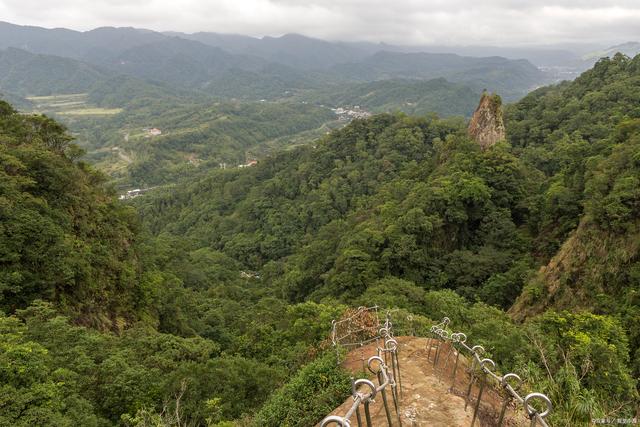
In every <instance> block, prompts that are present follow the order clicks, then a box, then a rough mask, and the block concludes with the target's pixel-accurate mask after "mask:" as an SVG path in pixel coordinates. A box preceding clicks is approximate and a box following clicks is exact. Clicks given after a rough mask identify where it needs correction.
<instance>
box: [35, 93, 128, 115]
mask: <svg viewBox="0 0 640 427" xmlns="http://www.w3.org/2000/svg"><path fill="white" fill-rule="evenodd" d="M27 99H28V100H29V101H31V102H33V103H34V104H35V106H36V107H35V109H36V110H37V111H38V112H44V113H55V114H59V115H63V116H109V115H114V114H118V113H120V112H122V108H99V107H95V106H90V105H87V94H86V93H70V94H59V95H47V96H29V97H27Z"/></svg>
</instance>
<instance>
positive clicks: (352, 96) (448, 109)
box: [305, 78, 480, 117]
mask: <svg viewBox="0 0 640 427" xmlns="http://www.w3.org/2000/svg"><path fill="white" fill-rule="evenodd" d="M315 93H317V95H316V96H314V95H313V94H314V93H313V92H312V94H311V95H310V97H311V98H312V99H315V101H316V102H319V103H322V104H328V105H332V106H334V107H342V106H354V105H358V106H360V107H363V108H366V109H367V110H369V111H373V112H376V113H385V112H397V111H402V112H403V113H407V114H411V115H426V114H430V113H437V114H439V115H440V116H443V117H449V116H463V117H469V116H471V113H473V110H474V108H475V107H476V104H477V101H478V97H479V96H480V92H479V91H474V90H473V89H471V88H469V87H468V86H464V85H461V84H455V83H450V82H448V81H447V80H445V79H444V78H439V79H433V80H403V79H392V80H380V81H376V82H371V83H359V84H353V85H344V86H342V87H340V88H338V89H336V90H335V91H333V92H332V91H328V90H326V89H325V90H323V91H316V92H315ZM305 95H306V96H309V95H308V94H305Z"/></svg>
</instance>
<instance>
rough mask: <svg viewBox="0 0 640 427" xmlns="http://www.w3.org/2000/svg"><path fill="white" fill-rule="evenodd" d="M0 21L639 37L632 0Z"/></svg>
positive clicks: (458, 38)
mask: <svg viewBox="0 0 640 427" xmlns="http://www.w3.org/2000/svg"><path fill="white" fill-rule="evenodd" d="M0 20H2V21H8V22H12V23H17V24H25V25H27V24H28V25H39V26H44V27H66V28H73V29H78V30H87V29H91V28H95V27H99V26H134V27H142V28H150V29H154V30H175V31H184V32H195V31H214V32H223V33H239V34H247V35H253V36H263V35H274V36H276V35H281V34H285V33H292V32H294V33H300V34H305V35H308V36H314V37H319V38H324V39H330V40H366V41H374V42H379V41H384V42H388V43H401V44H432V43H437V44H449V45H480V44H484V45H487V44H494V45H527V44H529V45H542V44H553V43H580V42H599V43H604V44H606V43H609V42H611V43H616V42H623V41H630V40H640V0H553V1H552V0H55V1H50V0H0Z"/></svg>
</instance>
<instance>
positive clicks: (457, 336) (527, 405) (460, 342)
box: [427, 317, 553, 427]
mask: <svg viewBox="0 0 640 427" xmlns="http://www.w3.org/2000/svg"><path fill="white" fill-rule="evenodd" d="M449 323H450V320H449V318H447V317H445V318H444V319H442V321H441V322H440V323H438V324H436V325H433V326H432V327H431V335H432V336H431V337H430V338H429V342H428V344H427V347H428V352H427V360H428V361H429V362H431V353H432V350H433V349H434V347H435V353H434V355H433V362H432V363H433V367H434V370H435V369H436V367H437V366H438V362H439V361H440V358H441V357H442V352H444V351H445V350H446V347H447V346H446V345H444V344H445V343H447V342H448V343H449V346H448V352H447V354H446V356H445V357H444V367H443V368H442V370H441V376H442V375H444V374H445V373H446V368H447V365H448V363H449V359H450V357H451V356H452V355H453V356H455V361H454V362H453V363H454V365H453V370H452V375H451V381H452V382H451V390H452V391H453V387H454V384H455V381H456V373H457V371H458V365H459V358H460V354H461V352H462V351H464V352H466V353H467V354H468V355H469V356H470V357H471V366H470V368H469V369H468V373H469V374H470V380H469V384H468V386H467V391H466V393H465V395H464V398H465V410H466V409H467V406H468V405H469V404H470V403H471V402H472V391H473V386H474V384H475V383H476V382H478V386H477V387H478V395H477V397H476V398H475V402H474V408H473V418H472V420H471V427H473V426H474V424H475V422H476V420H477V419H478V416H479V410H480V402H481V400H482V397H483V393H484V391H485V389H486V386H487V380H490V381H494V382H495V383H496V384H497V386H498V389H500V390H502V395H503V396H504V397H503V402H502V405H501V408H500V414H499V415H498V419H497V424H496V425H497V426H498V427H502V426H503V425H505V422H506V418H505V416H506V411H507V408H508V407H509V405H511V404H513V403H516V405H521V406H522V409H523V410H524V412H525V415H526V416H527V417H528V418H529V419H530V420H531V427H536V426H538V425H539V426H542V427H549V424H547V422H546V421H545V417H546V416H547V415H549V413H550V412H551V411H552V409H553V405H552V403H551V400H549V398H548V397H547V396H546V395H544V394H542V393H529V394H527V395H525V396H524V397H523V396H522V395H521V394H520V393H519V392H518V391H517V389H518V388H519V387H520V385H521V384H522V379H521V378H520V377H519V376H518V375H517V374H514V373H508V374H505V375H502V376H501V375H499V374H497V373H496V372H494V371H495V369H496V364H495V362H494V361H493V360H491V359H488V358H483V357H482V353H484V351H485V350H484V348H483V347H482V346H480V345H475V346H472V347H470V346H469V345H467V343H466V341H467V336H466V335H465V334H464V333H462V332H456V333H450V332H449V331H448V330H447V329H446V328H447V327H448V326H449ZM434 342H435V344H436V345H435V346H434V345H433V344H434ZM534 402H538V403H537V404H538V405H540V404H541V403H542V404H544V410H542V411H539V410H538V409H537V408H536V407H535V406H534V405H533V403H534Z"/></svg>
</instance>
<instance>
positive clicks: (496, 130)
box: [468, 92, 505, 150]
mask: <svg viewBox="0 0 640 427" xmlns="http://www.w3.org/2000/svg"><path fill="white" fill-rule="evenodd" d="M468 130H469V135H470V136H471V138H473V139H474V141H476V142H477V143H478V144H480V146H481V147H482V149H483V150H484V149H486V148H488V147H491V146H492V145H494V144H495V143H496V142H498V141H501V140H503V139H505V130H504V121H503V119H502V100H501V99H500V97H499V96H498V95H495V94H493V95H489V94H488V93H487V92H484V93H483V94H482V97H481V98H480V104H479V105H478V108H476V111H475V112H474V113H473V116H472V117H471V122H469V129H468Z"/></svg>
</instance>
